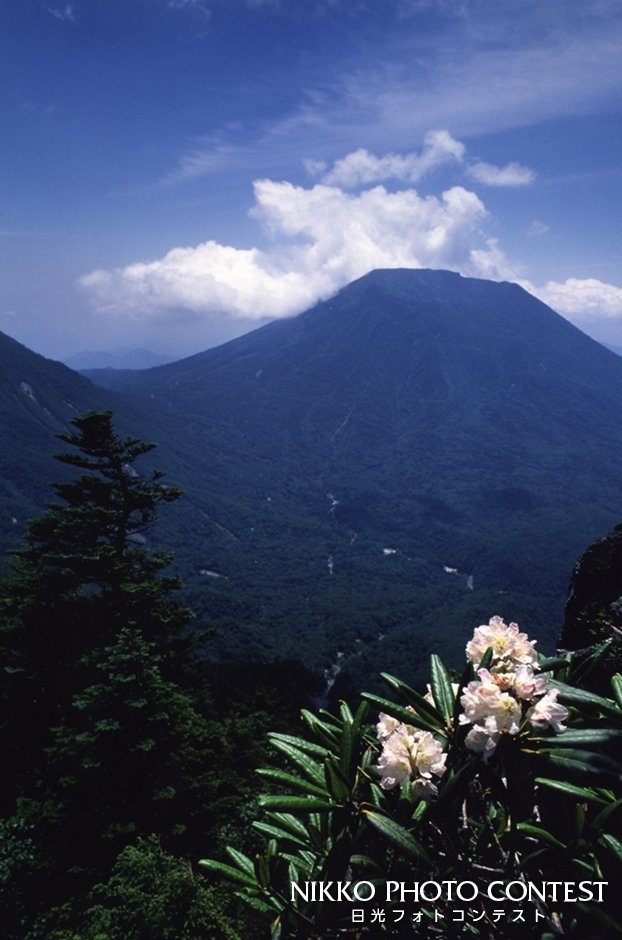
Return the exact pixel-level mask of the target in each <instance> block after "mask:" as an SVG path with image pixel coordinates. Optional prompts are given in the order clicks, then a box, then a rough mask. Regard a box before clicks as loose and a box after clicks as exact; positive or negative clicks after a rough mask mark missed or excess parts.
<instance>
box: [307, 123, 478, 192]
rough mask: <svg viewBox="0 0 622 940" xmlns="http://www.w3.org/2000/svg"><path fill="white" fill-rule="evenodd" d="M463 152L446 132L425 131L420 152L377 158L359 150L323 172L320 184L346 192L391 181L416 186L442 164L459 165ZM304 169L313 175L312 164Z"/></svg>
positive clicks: (456, 141) (362, 149)
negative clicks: (327, 184)
mask: <svg viewBox="0 0 622 940" xmlns="http://www.w3.org/2000/svg"><path fill="white" fill-rule="evenodd" d="M464 151H465V147H464V144H462V143H460V141H459V140H455V139H454V138H453V137H452V136H451V134H450V133H449V132H448V131H446V130H438V131H428V133H427V134H426V135H425V137H424V140H423V149H422V151H421V153H416V152H414V151H413V152H411V153H406V154H398V153H389V154H385V155H384V156H381V157H378V156H376V155H375V154H373V153H370V152H369V150H365V148H363V147H361V148H359V149H358V150H355V151H354V152H353V153H349V154H347V156H345V157H343V158H342V159H341V160H337V161H336V162H335V164H334V166H333V167H332V169H331V170H329V171H328V172H327V173H324V175H323V176H322V182H324V183H329V184H330V185H335V186H342V187H345V188H346V189H354V188H355V187H357V186H360V185H369V184H370V183H380V182H383V181H385V180H390V179H394V180H399V181H401V182H405V183H416V182H418V180H420V179H421V178H422V177H423V176H424V175H425V174H426V173H429V172H430V171H431V170H434V169H436V167H438V166H441V165H442V164H443V163H450V162H458V163H459V162H460V161H461V160H462V158H463V156H464ZM307 167H308V169H310V171H311V172H312V173H313V170H314V167H313V165H309V164H307ZM322 169H323V166H322V164H319V166H318V167H317V170H318V171H319V172H322Z"/></svg>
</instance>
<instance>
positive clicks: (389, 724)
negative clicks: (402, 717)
mask: <svg viewBox="0 0 622 940" xmlns="http://www.w3.org/2000/svg"><path fill="white" fill-rule="evenodd" d="M379 718H380V721H379V722H378V724H377V725H376V732H377V734H378V740H379V741H386V739H387V738H388V737H390V736H391V735H392V734H393V732H394V731H397V729H398V728H400V727H405V725H404V726H403V725H402V723H401V722H400V721H398V720H397V718H392V717H391V715H385V713H384V712H380V715H379Z"/></svg>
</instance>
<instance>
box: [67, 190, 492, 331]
mask: <svg viewBox="0 0 622 940" xmlns="http://www.w3.org/2000/svg"><path fill="white" fill-rule="evenodd" d="M254 192H255V206H254V208H253V210H252V215H253V216H254V218H255V219H256V220H257V221H258V222H259V224H260V225H261V227H262V229H263V230H264V232H265V233H266V234H267V235H268V236H269V238H270V240H271V241H270V246H269V247H268V248H267V249H260V248H250V249H244V250H242V249H238V248H234V247H232V246H228V245H220V244H218V243H216V242H214V241H207V242H204V243H202V244H200V245H197V246H195V247H184V248H174V249H172V250H171V251H169V252H168V253H167V254H166V255H165V256H164V257H163V258H159V259H157V260H155V261H144V262H137V263H135V264H131V265H128V266H127V267H123V268H117V269H115V270H96V271H92V272H91V273H90V274H87V275H85V276H84V277H83V278H82V279H81V284H82V286H83V287H84V288H86V289H87V290H88V291H89V292H90V293H91V295H92V297H93V299H94V301H95V303H96V305H97V306H98V307H99V309H100V310H103V311H109V312H120V313H121V312H122V313H129V314H131V315H133V316H136V317H140V316H149V315H153V314H158V313H166V312H167V311H176V312H179V311H189V312H191V313H193V314H195V315H197V316H205V315H209V314H211V313H213V314H217V313H226V314H228V315H230V316H232V317H237V318H248V319H263V318H265V317H283V316H288V315H291V314H294V313H298V312H300V311H301V310H303V309H305V308H307V307H309V306H311V305H312V304H313V303H315V302H316V301H318V300H320V299H323V298H326V297H329V296H331V295H332V294H333V293H335V292H336V291H337V290H338V289H339V288H340V287H342V286H344V285H345V284H347V283H348V282H350V281H352V280H353V279H355V278H357V277H360V276H362V275H363V274H365V273H367V272H368V271H370V270H372V269H374V268H395V267H411V268H420V267H431V268H449V269H453V270H459V271H462V272H463V273H465V274H472V275H482V276H491V277H495V276H496V277H505V276H507V274H508V271H507V265H506V263H505V259H504V257H503V254H502V252H501V251H500V250H499V249H498V247H497V246H496V245H495V244H494V243H486V242H484V241H483V239H482V237H481V234H480V226H481V224H482V222H483V220H484V219H485V217H486V215H487V212H486V208H485V206H484V204H483V203H482V201H481V200H480V198H479V197H478V196H477V195H476V194H475V193H474V192H471V191H469V190H467V189H465V188H463V187H461V186H454V187H451V188H450V189H447V190H446V191H444V192H443V193H441V194H440V196H432V195H431V196H425V197H424V196H421V195H419V193H418V192H417V191H416V190H415V189H404V190H401V191H398V192H389V191H387V190H386V189H385V188H384V187H383V186H375V187H373V188H370V189H366V190H364V191H363V192H360V193H356V194H353V193H348V192H346V191H344V190H343V189H340V188H338V187H336V186H328V185H326V184H324V183H318V184H316V185H314V186H312V187H311V188H305V187H302V186H296V185H294V184H292V183H288V182H275V181H272V180H268V179H264V180H258V181H256V182H255V184H254Z"/></svg>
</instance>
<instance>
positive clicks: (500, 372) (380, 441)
mask: <svg viewBox="0 0 622 940" xmlns="http://www.w3.org/2000/svg"><path fill="white" fill-rule="evenodd" d="M89 374H90V375H91V377H92V378H93V379H94V380H95V381H100V382H102V383H105V384H107V385H108V387H110V388H114V389H115V390H116V391H117V392H120V393H121V394H122V396H123V397H124V398H125V399H126V401H128V402H131V403H132V405H133V407H134V408H135V409H136V410H137V411H140V412H142V413H144V414H149V415H150V416H151V418H152V419H153V420H154V421H157V422H158V431H157V433H158V434H159V440H160V442H161V444H162V447H161V450H160V452H159V460H160V463H161V465H162V466H163V467H164V468H165V469H166V470H167V473H168V475H169V478H170V479H171V480H173V481H174V482H176V483H179V484H180V485H181V486H182V487H183V488H184V489H185V491H186V497H185V501H184V504H183V505H181V506H180V507H179V509H178V515H177V517H176V520H175V525H174V526H173V527H172V528H171V529H170V532H169V533H167V544H169V545H170V544H171V543H172V544H173V547H175V548H176V550H177V552H178V556H179V559H180V564H181V566H182V568H183V570H184V573H185V577H186V581H187V584H188V589H189V591H190V594H191V602H192V603H193V605H194V606H195V608H196V609H197V610H198V611H199V612H200V613H204V614H205V615H206V616H208V617H209V618H210V620H211V622H213V624H214V626H215V628H216V637H215V640H214V647H213V649H214V650H215V651H216V652H217V653H218V654H219V655H221V656H223V657H225V658H231V657H237V656H242V655H243V656H246V657H251V658H253V657H255V658H276V657H279V656H297V657H299V658H300V657H303V658H304V659H305V661H307V662H310V663H311V664H312V665H315V666H319V665H322V664H324V663H326V662H329V661H331V659H332V661H333V664H334V665H335V667H336V668H341V666H343V665H344V664H345V666H346V667H347V668H349V669H350V670H355V671H358V672H359V673H363V672H367V671H376V670H377V669H378V668H381V667H382V668H388V669H396V670H397V669H399V670H400V674H401V675H404V672H405V667H404V662H405V661H406V662H407V663H408V664H409V669H410V670H411V673H412V672H416V671H417V668H418V664H419V662H420V660H421V656H422V655H425V654H426V652H427V651H428V650H429V649H430V648H439V647H440V648H441V650H442V649H443V647H444V648H446V650H447V651H448V653H449V657H450V659H451V658H453V659H457V658H460V656H459V645H460V644H462V642H463V640H464V637H465V636H466V635H467V634H468V633H470V630H471V629H472V627H473V626H475V625H477V623H479V622H482V619H483V618H485V619H488V617H489V616H490V615H492V614H494V613H498V614H501V615H503V616H505V617H506V618H507V619H515V620H518V621H519V622H521V626H522V627H523V628H524V629H527V630H528V631H529V632H530V633H534V634H536V635H539V636H541V637H543V638H544V639H545V640H548V641H549V643H551V642H552V641H553V639H554V637H555V636H556V635H557V634H558V632H559V627H560V625H561V617H562V608H563V601H564V597H565V593H566V588H567V583H568V579H569V576H570V573H571V570H572V566H573V564H574V562H575V560H576V559H577V557H578V556H579V555H580V554H581V552H582V550H583V549H584V548H585V547H586V546H587V545H588V544H589V543H590V542H591V541H592V540H593V539H594V538H595V537H597V536H599V535H601V534H604V533H605V532H607V531H608V530H609V529H610V528H611V527H612V526H613V525H614V524H615V523H616V522H618V521H619V520H620V519H621V518H622V469H621V468H622V422H621V421H620V416H621V415H622V359H620V357H618V356H616V355H615V354H613V353H612V352H610V351H608V350H607V349H605V348H604V347H602V346H600V345H599V344H597V343H596V342H594V341H593V340H591V339H589V338H588V337H587V336H585V335H584V334H583V333H581V332H580V331H579V330H577V329H576V328H575V327H573V326H572V325H571V324H569V323H568V322H567V321H566V320H564V319H563V318H562V317H560V316H558V315H557V314H556V313H554V312H553V311H552V310H551V309H550V308H548V307H547V306H545V305H544V304H542V303H541V302H539V301H538V300H536V299H535V298H534V297H533V296H531V295H530V294H528V293H526V292H525V291H524V290H522V289H521V288H520V287H518V286H517V285H515V284H509V283H492V282H488V281H482V280H475V279H469V278H463V277H461V276H460V275H458V274H454V273H450V272H445V271H428V270H390V271H374V272H372V273H371V274H368V275H366V276H365V277H363V278H361V279H360V280H358V281H356V282H354V283H352V284H350V285H349V286H348V287H346V288H344V289H343V290H342V291H341V292H340V293H339V294H338V295H337V296H336V297H334V298H333V299H331V300H329V301H326V302H324V303H321V304H318V305H317V306H316V307H314V308H312V309H311V310H309V311H307V312H306V313H303V314H302V315H300V316H298V317H295V318H292V319H288V320H281V321H276V322H273V323H271V324H269V325H268V326H265V327H263V328H261V329H259V330H257V331H255V332H253V333H250V334H247V335H245V336H243V337H241V338H238V339H235V340H233V341H231V342H229V343H227V344H225V345H223V346H221V347H219V348H216V349H211V350H208V351H207V352H204V353H201V354H199V355H196V356H192V357H190V358H188V359H184V360H182V361H180V362H176V363H172V364H168V365H165V366H162V367H159V368H155V369H149V370H146V371H144V372H138V373H136V372H132V373H115V372H111V371H110V370H106V372H105V373H89ZM406 671H408V670H406Z"/></svg>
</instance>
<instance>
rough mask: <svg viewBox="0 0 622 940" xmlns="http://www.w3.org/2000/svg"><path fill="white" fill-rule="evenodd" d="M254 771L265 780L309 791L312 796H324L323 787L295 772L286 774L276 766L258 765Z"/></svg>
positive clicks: (324, 790)
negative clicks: (298, 775)
mask: <svg viewBox="0 0 622 940" xmlns="http://www.w3.org/2000/svg"><path fill="white" fill-rule="evenodd" d="M255 773H256V774H259V776H260V777H263V778H264V779H266V780H274V781H275V783H282V784H285V786H289V787H294V788H295V789H297V790H304V792H305V793H310V794H311V795H313V796H321V797H325V796H326V789H325V788H324V787H319V786H317V784H315V783H311V782H310V781H309V780H304V779H303V778H302V777H297V776H296V775H295V774H288V773H287V771H285V770H278V769H277V768H276V767H260V768H258V769H257V770H256V771H255Z"/></svg>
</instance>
